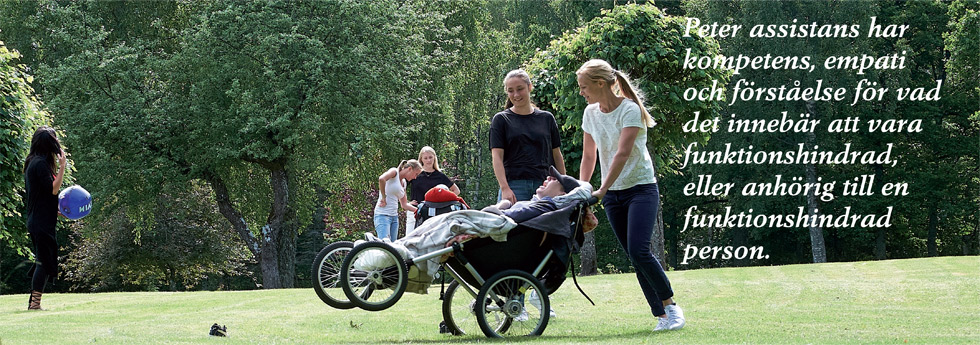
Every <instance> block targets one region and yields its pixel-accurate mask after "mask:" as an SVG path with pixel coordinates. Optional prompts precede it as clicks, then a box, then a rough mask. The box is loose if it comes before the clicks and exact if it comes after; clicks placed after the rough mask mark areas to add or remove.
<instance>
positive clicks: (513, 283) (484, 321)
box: [476, 270, 551, 338]
mask: <svg viewBox="0 0 980 345" xmlns="http://www.w3.org/2000/svg"><path fill="white" fill-rule="evenodd" d="M535 291H536V294H537V295H538V298H539V299H540V303H530V302H529V301H530V298H531V293H532V292H535ZM549 310H551V302H550V300H549V298H548V292H547V291H546V290H545V289H544V286H542V285H541V282H540V281H539V280H538V279H537V278H534V276H532V275H531V274H530V273H527V272H524V271H520V270H507V271H503V272H500V273H497V274H495V275H494V276H493V277H490V279H488V280H487V281H486V283H484V284H483V287H482V288H480V292H479V293H477V295H476V321H477V323H479V324H480V330H482V331H483V334H484V335H486V336H487V337H491V338H503V337H512V336H527V335H541V333H544V329H545V328H546V327H548V317H549V316H550V315H549ZM505 323H506V327H502V325H504V324H505Z"/></svg>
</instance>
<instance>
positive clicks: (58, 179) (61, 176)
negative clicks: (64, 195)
mask: <svg viewBox="0 0 980 345" xmlns="http://www.w3.org/2000/svg"><path fill="white" fill-rule="evenodd" d="M67 164H68V158H66V157H65V150H64V149H62V150H61V153H59V154H58V174H57V175H55V177H54V182H52V183H51V194H52V195H58V193H59V192H61V191H60V189H61V184H62V183H64V181H65V165H67Z"/></svg>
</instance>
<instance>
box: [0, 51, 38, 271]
mask: <svg viewBox="0 0 980 345" xmlns="http://www.w3.org/2000/svg"><path fill="white" fill-rule="evenodd" d="M19 57H20V54H19V53H18V52H17V51H15V50H13V51H12V50H9V49H8V48H7V46H6V45H4V44H3V42H2V41H0V248H2V250H8V249H10V250H13V251H14V252H16V253H17V255H18V256H28V255H29V254H30V249H29V248H28V243H29V242H28V240H27V231H26V227H25V224H24V215H23V214H22V210H23V209H24V201H23V195H24V174H23V170H24V160H25V159H26V158H27V153H28V150H29V149H30V144H31V137H32V136H33V135H34V131H35V130H36V129H37V128H38V127H40V126H42V125H50V124H51V116H50V115H49V114H48V113H47V111H45V110H44V106H43V105H42V104H41V102H40V101H38V99H37V98H36V97H35V95H34V89H33V88H32V87H31V85H30V83H31V81H32V79H33V77H31V76H30V75H29V74H27V72H26V67H25V66H24V65H21V64H18V63H17V59H18V58H19ZM4 267H6V266H4ZM0 287H2V284H0Z"/></svg>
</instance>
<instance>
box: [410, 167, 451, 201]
mask: <svg viewBox="0 0 980 345" xmlns="http://www.w3.org/2000/svg"><path fill="white" fill-rule="evenodd" d="M440 184H444V185H446V187H452V186H453V185H454V184H455V183H453V181H452V180H450V179H449V177H448V176H446V174H443V173H442V172H440V171H438V170H436V171H433V172H431V173H429V172H425V170H422V172H421V173H419V176H416V177H415V179H414V180H411V181H408V186H409V188H411V197H410V198H408V201H412V200H415V201H418V202H422V201H425V192H428V191H429V189H432V187H435V186H437V185H440Z"/></svg>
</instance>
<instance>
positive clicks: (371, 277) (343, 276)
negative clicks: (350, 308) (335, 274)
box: [340, 242, 408, 311]
mask: <svg viewBox="0 0 980 345" xmlns="http://www.w3.org/2000/svg"><path fill="white" fill-rule="evenodd" d="M340 282H341V285H342V288H343V290H344V294H345V295H346V296H347V298H348V299H350V301H351V303H353V304H354V305H355V306H357V307H358V308H361V309H364V310H369V311H379V310H385V309H388V308H390V307H391V306H392V305H394V304H395V303H396V302H398V300H399V299H400V298H401V296H402V294H404V293H405V289H406V288H407V287H408V267H407V265H406V264H405V260H403V259H402V257H401V255H399V254H398V252H397V251H396V250H395V248H393V247H391V246H390V245H388V244H387V243H383V242H366V243H362V244H360V245H357V246H355V247H354V249H352V250H351V251H350V254H347V257H345V258H344V263H343V268H342V269H341V271H340Z"/></svg>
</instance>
